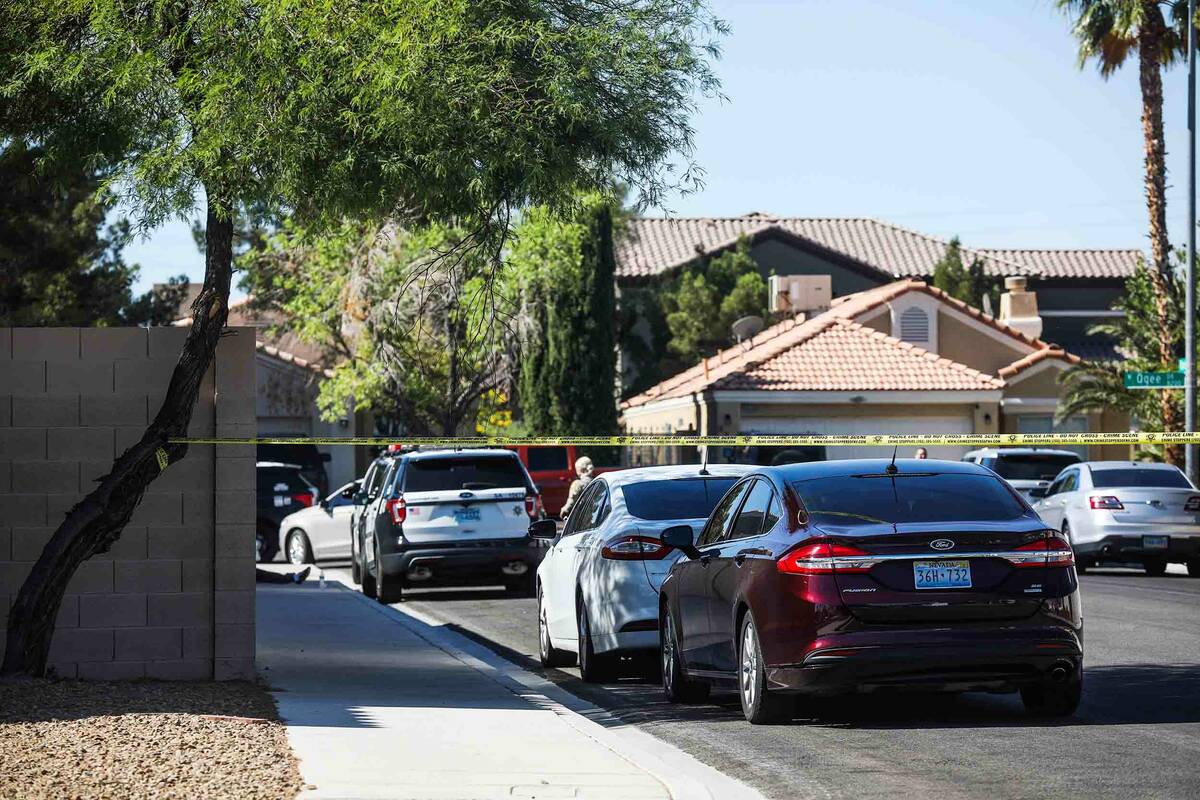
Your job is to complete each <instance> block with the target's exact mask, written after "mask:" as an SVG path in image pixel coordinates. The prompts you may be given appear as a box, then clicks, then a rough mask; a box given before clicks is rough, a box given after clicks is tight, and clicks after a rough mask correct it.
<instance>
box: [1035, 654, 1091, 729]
mask: <svg viewBox="0 0 1200 800" xmlns="http://www.w3.org/2000/svg"><path fill="white" fill-rule="evenodd" d="M1082 695H1083V667H1082V665H1077V666H1076V667H1075V668H1074V671H1073V672H1072V673H1071V675H1070V677H1068V678H1067V680H1065V681H1061V682H1058V681H1050V680H1047V681H1045V682H1043V683H1039V684H1036V685H1034V686H1026V687H1025V688H1024V689H1022V690H1021V702H1022V703H1024V704H1025V710H1026V711H1027V712H1028V713H1029V714H1031V715H1033V716H1035V717H1069V716H1071V715H1072V714H1074V713H1075V709H1077V708H1079V698H1080V697H1081V696H1082Z"/></svg>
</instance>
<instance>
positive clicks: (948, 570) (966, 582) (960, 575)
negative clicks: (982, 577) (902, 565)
mask: <svg viewBox="0 0 1200 800" xmlns="http://www.w3.org/2000/svg"><path fill="white" fill-rule="evenodd" d="M913 584H914V585H915V586H916V587H917V588H918V589H970V588H971V562H969V561H915V562H913Z"/></svg>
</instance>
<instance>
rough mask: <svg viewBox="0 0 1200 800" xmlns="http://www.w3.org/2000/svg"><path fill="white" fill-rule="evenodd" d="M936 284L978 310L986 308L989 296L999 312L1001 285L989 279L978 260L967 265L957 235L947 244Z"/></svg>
mask: <svg viewBox="0 0 1200 800" xmlns="http://www.w3.org/2000/svg"><path fill="white" fill-rule="evenodd" d="M933 285H934V286H935V287H936V288H938V289H941V290H942V291H943V292H946V293H947V294H948V295H950V296H951V297H954V298H957V299H959V300H962V301H963V302H964V303H969V304H970V305H973V306H975V308H983V307H984V302H983V298H984V297H988V298H989V299H990V301H991V308H992V309H993V313H995V312H996V311H997V310H998V309H999V303H1000V282H999V281H998V280H996V279H995V278H990V277H988V276H987V274H986V273H985V272H984V269H983V262H982V261H980V260H979V259H978V258H974V259H972V260H971V264H970V265H969V266H964V265H963V259H962V244H961V243H960V242H959V241H958V237H957V236H955V237H954V238H953V239H951V240H950V243H949V244H948V245H946V252H945V254H943V255H942V257H941V259H940V260H939V261H938V262H937V264H935V265H934V267H933Z"/></svg>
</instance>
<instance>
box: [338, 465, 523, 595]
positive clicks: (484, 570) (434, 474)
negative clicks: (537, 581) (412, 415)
mask: <svg viewBox="0 0 1200 800" xmlns="http://www.w3.org/2000/svg"><path fill="white" fill-rule="evenodd" d="M363 486H364V490H363V492H362V493H361V495H360V500H361V506H362V508H361V511H359V512H357V519H356V522H357V525H356V528H355V531H356V537H355V541H354V542H353V549H354V558H355V562H354V563H355V566H354V568H353V570H354V574H355V576H356V579H357V580H359V581H360V582H361V584H362V591H363V593H364V594H366V595H367V596H369V597H375V598H377V599H379V601H380V602H383V603H394V602H397V601H399V600H400V599H401V597H402V595H403V591H404V588H405V587H407V586H430V585H464V584H465V585H472V584H474V585H488V584H498V583H503V584H504V585H505V586H507V587H508V588H509V589H510V590H513V591H521V592H530V593H531V587H532V585H533V574H534V570H535V569H536V568H537V565H538V562H539V561H540V560H541V557H542V556H543V555H544V554H545V550H544V549H543V548H541V547H534V546H533V545H532V544H531V542H530V539H529V535H528V527H529V523H530V521H531V520H534V519H537V518H538V517H539V516H540V513H541V506H540V501H539V498H538V495H537V490H536V489H535V488H534V485H533V480H532V479H531V478H530V477H529V473H528V472H526V471H525V467H524V465H522V464H521V461H520V459H519V458H517V454H516V453H513V452H512V451H510V450H419V451H414V452H399V453H395V452H393V453H388V454H385V455H384V456H382V457H380V458H379V459H376V461H375V463H374V464H373V465H372V468H371V471H370V472H369V473H368V475H367V476H366V477H365V478H364V481H363Z"/></svg>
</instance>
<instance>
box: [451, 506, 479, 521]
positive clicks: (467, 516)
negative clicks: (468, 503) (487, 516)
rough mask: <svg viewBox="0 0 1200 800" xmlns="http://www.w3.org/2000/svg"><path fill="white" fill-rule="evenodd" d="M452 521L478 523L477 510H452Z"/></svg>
mask: <svg viewBox="0 0 1200 800" xmlns="http://www.w3.org/2000/svg"><path fill="white" fill-rule="evenodd" d="M454 521H455V522H478V521H479V509H478V508H458V509H455V510H454Z"/></svg>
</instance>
